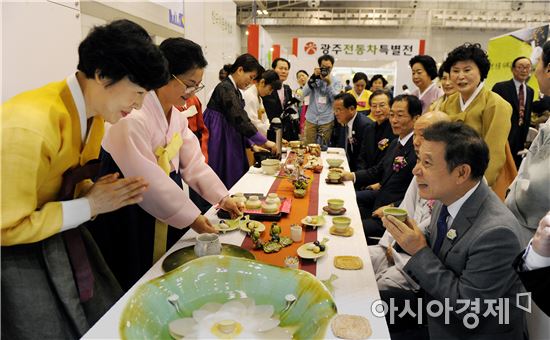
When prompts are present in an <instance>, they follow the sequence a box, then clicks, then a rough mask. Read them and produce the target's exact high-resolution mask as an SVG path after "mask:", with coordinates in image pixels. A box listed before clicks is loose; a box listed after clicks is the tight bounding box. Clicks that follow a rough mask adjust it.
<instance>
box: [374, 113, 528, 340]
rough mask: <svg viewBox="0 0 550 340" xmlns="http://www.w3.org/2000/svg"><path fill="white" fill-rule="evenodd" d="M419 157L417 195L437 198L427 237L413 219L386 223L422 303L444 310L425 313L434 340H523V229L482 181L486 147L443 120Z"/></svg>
mask: <svg viewBox="0 0 550 340" xmlns="http://www.w3.org/2000/svg"><path fill="white" fill-rule="evenodd" d="M418 157H419V161H418V163H417V165H416V167H415V168H414V175H415V176H416V180H417V182H418V192H419V195H420V197H422V198H424V199H433V200H438V202H437V203H436V204H435V206H434V208H433V213H432V221H431V223H430V225H429V226H428V228H427V230H426V234H424V233H423V232H422V231H421V230H420V229H419V228H418V227H417V225H416V222H415V221H414V220H413V219H412V218H411V217H408V219H407V221H406V222H405V223H404V222H401V221H399V220H397V219H396V218H394V217H393V216H385V217H383V218H382V221H383V223H384V226H385V227H386V229H387V230H388V232H389V233H390V234H391V235H392V236H393V237H394V238H395V240H396V241H397V243H398V244H399V246H400V247H401V248H402V249H403V250H404V251H405V252H407V253H408V254H409V255H411V258H410V259H409V261H408V262H407V264H406V265H405V267H404V268H403V270H404V272H405V273H406V274H407V275H408V276H409V277H410V278H412V279H413V280H414V281H416V282H417V283H418V285H419V286H420V287H421V288H422V290H423V291H424V292H425V295H426V297H425V300H424V301H425V302H427V304H428V306H429V305H432V306H433V305H434V304H439V305H440V306H441V307H442V309H443V311H442V313H439V314H438V315H434V313H433V312H432V313H429V311H428V313H427V315H426V316H425V317H426V319H427V320H428V331H429V333H430V338H431V339H461V340H463V339H518V340H519V339H523V335H524V334H523V331H524V321H523V319H524V316H523V314H522V311H521V310H520V309H519V308H517V307H516V305H515V303H516V294H518V293H519V292H520V290H521V282H520V281H519V278H518V276H517V274H516V273H515V272H514V270H513V268H511V266H510V263H511V262H512V261H513V260H514V258H515V256H516V254H517V252H518V249H520V244H519V240H518V238H517V235H516V232H515V230H516V229H517V228H519V225H518V222H517V220H516V219H515V217H514V215H513V214H512V213H511V212H510V211H509V210H508V209H507V208H506V206H504V204H503V203H502V201H501V200H500V199H499V198H498V197H497V196H496V195H495V193H493V191H492V190H491V189H490V188H489V187H488V186H487V185H486V184H485V183H484V182H483V181H482V178H483V174H484V173H485V170H486V169H487V165H488V164H489V149H488V147H487V144H486V143H485V142H484V141H483V139H482V138H481V137H480V136H479V135H478V134H477V133H476V132H475V131H474V130H473V129H472V128H470V127H469V126H467V125H465V124H464V123H462V122H453V123H449V122H440V123H436V124H433V125H432V126H430V127H428V128H427V129H425V130H424V141H423V142H422V145H421V146H420V152H419V156H418ZM499 299H502V300H501V301H500V302H498V304H499V305H500V307H498V306H497V301H498V300H499ZM476 301H477V302H476ZM490 304H492V306H490ZM443 306H447V307H443ZM495 308H499V309H495ZM436 309H437V308H436ZM428 310H429V308H428ZM431 310H432V311H434V309H433V308H432V309H431ZM491 310H492V311H494V313H493V312H492V311H491ZM506 316H508V318H507V317H506Z"/></svg>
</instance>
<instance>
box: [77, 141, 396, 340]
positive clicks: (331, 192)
mask: <svg viewBox="0 0 550 340" xmlns="http://www.w3.org/2000/svg"><path fill="white" fill-rule="evenodd" d="M328 152H329V153H327V152H323V154H322V155H321V157H322V159H323V162H324V168H323V171H322V173H321V175H320V179H321V180H320V181H319V200H318V204H319V213H321V212H322V207H323V206H325V205H326V204H327V200H328V199H330V198H342V199H344V200H345V208H346V213H345V216H347V217H350V218H351V220H352V223H351V226H352V227H353V228H354V234H353V236H351V237H340V236H334V235H331V234H330V233H329V228H330V226H331V225H332V224H331V217H330V216H328V218H326V220H327V221H326V224H325V225H324V226H323V227H320V228H318V229H317V238H318V239H319V240H321V239H322V238H323V237H328V238H329V239H330V241H329V242H328V246H329V247H328V251H327V254H326V255H325V256H323V257H321V258H319V259H318V260H317V262H316V268H315V269H316V271H315V275H316V277H317V278H319V279H320V280H326V279H328V278H329V277H330V276H331V274H336V275H337V276H338V279H337V280H335V281H333V286H334V294H333V295H334V301H335V302H336V306H337V308H338V313H339V314H354V315H362V316H365V317H366V318H367V319H368V320H369V322H370V324H371V327H372V331H373V334H372V335H371V337H370V338H371V339H389V338H390V335H389V331H388V327H387V324H386V320H385V319H384V317H377V316H375V315H374V314H373V312H372V310H371V306H372V304H373V303H374V302H375V301H376V300H378V299H380V294H379V292H378V287H377V285H376V279H375V276H374V271H373V269H372V265H371V261H370V257H369V251H368V247H367V244H366V241H365V236H364V233H363V228H362V226H361V217H360V214H359V208H358V207H357V204H356V200H355V190H354V188H353V184H352V183H351V182H345V183H344V184H339V185H329V184H326V183H325V180H324V179H325V178H326V177H327V174H328V166H327V164H326V162H325V159H326V158H341V159H344V160H345V159H346V157H345V153H344V150H343V149H337V148H329V150H328ZM344 168H345V169H348V170H349V167H348V165H347V163H346V161H344ZM274 180H275V177H274V176H267V175H263V174H259V173H252V172H249V173H247V174H246V175H244V176H243V177H242V178H241V179H240V180H239V182H237V183H236V184H235V185H234V186H233V188H231V190H230V191H231V193H237V192H244V193H246V192H254V193H264V194H267V192H268V191H269V189H270V187H271V186H272V184H273V181H274ZM206 216H207V217H208V218H209V219H210V220H211V221H212V222H213V223H216V222H217V221H218V218H217V217H216V215H215V211H214V209H210V210H209V211H208V212H207V214H206ZM292 222H293V223H299V221H292ZM195 237H196V233H195V232H194V231H192V230H190V231H189V232H187V233H186V234H185V235H184V236H183V237H182V238H181V239H180V240H179V241H178V242H177V243H176V244H175V245H174V246H173V247H172V248H170V249H169V250H168V251H167V253H166V255H164V256H163V257H162V258H161V259H160V260H159V261H158V262H157V263H155V264H154V265H153V267H151V269H150V270H149V271H148V272H147V273H146V274H145V275H144V276H143V277H142V278H141V279H140V280H139V281H138V282H137V283H136V284H135V285H134V286H133V287H132V288H130V290H129V291H128V292H126V294H124V296H123V297H122V298H120V300H119V301H118V302H117V303H116V304H115V305H114V306H113V307H112V308H111V309H110V310H109V311H108V312H107V313H106V314H105V315H104V316H103V317H102V318H101V319H100V320H99V321H98V322H97V323H96V324H95V325H94V326H93V327H92V328H91V329H90V330H89V331H88V332H87V333H86V334H85V335H84V337H83V339H116V338H119V337H120V335H119V331H118V329H119V320H120V316H121V315H122V311H123V310H124V307H125V306H126V304H127V302H128V301H129V299H130V298H131V296H132V295H133V294H134V291H135V290H136V288H137V287H138V286H139V285H140V284H142V283H145V282H147V281H149V280H151V279H153V278H156V277H158V276H161V275H163V274H164V271H163V270H162V267H161V265H162V261H164V259H165V257H166V256H167V255H168V254H170V253H172V252H174V251H175V250H178V249H180V248H183V247H187V246H190V245H193V244H195ZM245 237H246V236H245V233H243V232H241V231H232V232H228V233H226V234H221V235H220V240H221V242H222V243H229V244H235V245H238V246H240V245H242V243H243V240H244V238H245ZM339 255H354V256H358V257H360V258H361V259H362V260H363V264H364V267H363V269H361V270H341V269H337V268H335V267H334V264H333V263H334V257H335V256H339ZM325 337H326V338H327V339H336V336H335V335H334V334H333V333H332V330H331V329H330V326H329V327H328V329H327V332H326V336H325Z"/></svg>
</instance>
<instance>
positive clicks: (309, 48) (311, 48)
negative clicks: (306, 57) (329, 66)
mask: <svg viewBox="0 0 550 340" xmlns="http://www.w3.org/2000/svg"><path fill="white" fill-rule="evenodd" d="M304 51H306V53H307V54H315V52H317V45H316V44H315V43H314V42H313V41H309V42H307V43H306V44H305V45H304Z"/></svg>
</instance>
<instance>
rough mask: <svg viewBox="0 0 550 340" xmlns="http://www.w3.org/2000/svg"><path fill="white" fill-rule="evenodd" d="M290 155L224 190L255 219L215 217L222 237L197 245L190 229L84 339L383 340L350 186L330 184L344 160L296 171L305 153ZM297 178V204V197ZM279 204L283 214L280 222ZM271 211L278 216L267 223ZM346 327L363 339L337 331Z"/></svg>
mask: <svg viewBox="0 0 550 340" xmlns="http://www.w3.org/2000/svg"><path fill="white" fill-rule="evenodd" d="M293 150H294V148H293ZM295 151H296V150H295ZM295 151H292V152H289V153H288V157H286V158H283V160H282V161H281V165H280V166H279V164H275V163H276V162H275V160H273V161H271V160H270V161H269V162H265V161H262V168H263V165H264V164H263V163H264V162H265V163H266V166H265V168H269V169H268V171H267V174H266V173H264V171H258V168H253V167H251V171H250V172H248V173H247V174H245V175H244V176H243V177H242V178H241V179H240V180H239V181H238V182H237V183H236V184H235V185H234V186H233V187H232V188H231V189H230V192H231V194H232V195H235V196H236V197H239V198H240V199H242V202H243V203H245V204H246V205H247V208H249V207H250V208H256V209H257V210H254V211H255V212H257V214H256V215H250V216H248V215H246V216H243V217H242V219H241V220H226V219H224V218H220V217H218V215H217V214H216V210H215V209H214V207H213V208H211V209H210V210H209V211H208V212H207V213H206V214H205V216H206V217H207V218H208V219H209V220H210V221H211V223H212V224H213V225H216V226H218V230H219V231H220V233H219V234H217V235H214V234H212V235H210V234H202V235H200V236H199V237H197V234H196V233H195V232H194V231H193V230H189V231H188V232H187V233H186V234H185V235H184V236H183V237H182V238H181V239H180V240H179V241H178V242H177V243H176V244H175V245H174V246H173V247H172V248H171V249H169V250H168V251H167V252H166V254H165V255H164V256H163V257H162V258H160V260H159V261H158V262H156V263H155V264H154V265H153V267H152V268H151V269H150V270H149V271H148V272H147V273H146V274H145V275H144V276H143V277H142V278H141V279H140V280H139V281H138V282H137V283H136V284H135V285H134V286H133V287H132V288H131V289H130V290H129V291H128V292H126V294H125V295H124V296H123V297H122V298H120V299H119V301H118V302H117V303H116V304H115V305H114V306H113V307H112V308H111V309H110V310H109V311H108V312H107V313H106V314H105V315H104V316H103V317H102V318H101V319H100V320H99V321H98V322H97V323H96V324H95V325H94V326H93V327H92V328H91V329H90V330H89V331H88V332H87V333H86V334H85V335H84V336H83V338H84V339H104V338H150V337H153V336H154V337H158V338H166V339H171V338H190V337H191V338H197V337H198V338H203V337H204V338H216V335H217V336H218V337H219V338H232V337H234V338H239V337H249V338H259V336H258V335H254V334H256V333H254V332H256V331H259V332H260V333H258V334H260V335H261V336H266V337H272V338H312V337H313V338H326V339H336V338H351V337H355V338H370V339H389V338H390V336H389V332H388V327H387V324H386V320H385V318H384V317H383V316H382V315H381V314H382V313H380V311H382V306H378V308H376V310H374V309H375V308H374V307H373V303H374V302H375V301H377V300H379V299H380V295H379V292H378V288H377V285H376V279H375V276H374V272H373V269H372V264H371V261H370V257H369V252H368V247H367V244H366V241H365V236H364V233H363V228H362V224H361V217H360V213H359V208H358V207H357V204H356V199H355V190H354V187H353V183H352V182H349V181H348V182H341V181H340V183H337V185H335V184H336V182H338V178H337V175H335V174H334V173H335V171H334V170H335V169H339V168H342V170H344V171H349V167H348V164H347V161H346V156H345V151H344V150H343V149H340V148H329V149H328V150H327V151H325V152H322V153H321V154H320V156H319V163H320V164H321V165H322V169H321V167H319V166H318V165H319V164H316V169H315V170H320V172H319V173H314V172H313V171H312V170H308V171H303V170H301V169H302V166H301V163H304V164H309V163H308V162H307V157H308V155H309V154H306V160H305V161H303V162H299V163H296V161H295V160H294V158H292V157H301V155H299V153H298V152H295ZM293 153H295V154H294V155H293ZM284 156H285V155H283V157H284ZM314 159H317V158H315V157H314ZM327 159H330V161H329V162H330V163H331V164H329V163H328V162H327ZM302 160H303V159H302ZM296 164H299V165H296ZM285 165H286V166H285ZM289 165H290V166H289ZM273 167H280V168H281V170H280V172H277V171H276V172H274V171H273V170H272V168H273ZM296 168H298V169H296ZM306 168H307V167H306ZM299 170H300V171H303V172H300V171H299ZM329 174H330V176H329ZM301 179H303V180H304V181H305V182H306V184H305V186H304V188H305V189H304V190H305V191H306V192H307V193H306V194H305V197H303V198H300V197H299V195H297V193H296V189H298V188H299V186H298V185H301V183H299V180H301ZM329 179H332V183H331V181H329ZM335 179H336V180H335ZM297 182H298V183H297ZM301 187H302V186H300V188H301ZM293 191H294V192H293ZM243 193H244V194H243ZM253 196H257V197H253ZM251 198H252V202H250V199H251ZM256 200H259V201H258V202H259V205H258V204H257V203H256ZM260 201H261V202H260ZM249 203H252V205H250V204H249ZM283 204H286V207H287V208H289V211H286V212H284V213H283V211H282V210H283ZM276 208H277V209H276ZM275 209H276V210H275ZM274 212H275V213H279V215H278V217H277V218H272V219H270V218H269V217H270V214H273V213H274ZM264 215H265V216H266V217H267V218H266V219H262V216H264ZM252 216H255V217H256V218H257V220H255V219H254V218H252ZM262 221H263V223H262ZM211 254H212V255H211ZM218 254H219V255H218ZM203 255H206V256H203ZM234 256H237V257H234ZM254 258H255V260H254ZM178 261H179V262H178ZM179 265H181V266H179ZM293 268H299V269H293ZM165 270H171V271H169V272H167V273H166V272H165ZM239 275H241V276H242V275H245V278H242V277H240V276H239ZM283 278H284V279H283ZM224 280H227V282H222V281H224ZM256 281H257V282H256ZM193 282H195V283H193ZM237 282H239V283H237ZM243 282H244V283H243ZM321 282H322V283H321ZM224 285H225V287H224ZM262 287H263V288H262ZM304 287H309V288H308V289H306V290H304V289H305V288H304ZM308 292H309V293H308ZM311 292H315V294H313V293H311ZM222 293H223V294H222ZM220 294H221V295H220ZM235 294H237V295H238V296H235ZM312 294H313V295H312ZM222 295H223V297H221V296H222ZM195 296H201V298H200V299H198V298H194V297H195ZM209 296H212V298H211V299H210V298H209ZM214 297H215V298H214ZM237 297H239V298H237ZM312 299H313V302H314V303H313V302H312V301H311V300H312ZM159 300H161V301H159ZM195 300H196V301H195ZM311 306H314V307H311ZM239 308H241V309H242V310H243V311H251V310H254V309H255V308H256V309H258V310H262V311H264V312H265V313H264V312H257V313H256V312H253V313H252V314H261V315H263V316H265V317H266V318H267V320H268V321H265V320H264V321H261V322H260V321H257V320H254V318H253V315H252V316H251V315H248V314H246V313H244V314H242V315H241V316H236V317H235V316H233V319H234V320H233V319H232V318H231V315H235V314H241V313H240V312H236V311H237V310H239ZM149 309H150V310H149ZM227 311H233V312H232V313H229V314H227ZM208 313H210V314H212V315H210V314H208ZM224 313H226V314H224ZM272 314H273V315H272ZM375 314H377V315H375ZM174 315H179V316H180V317H181V318H179V319H178V318H176V317H175V316H174ZM205 315H208V316H205ZM228 315H229V316H228ZM247 315H248V316H247ZM216 317H218V318H219V320H218V319H216V320H218V321H217V322H216V323H215V324H214V326H211V325H208V326H206V328H208V329H211V330H212V332H213V333H212V334H210V333H204V332H203V331H201V330H200V328H201V327H203V326H201V322H203V323H204V322H206V321H205V320H210V319H211V318H214V319H215V318H216ZM249 317H250V318H252V319H250V318H249ZM365 319H366V320H365ZM367 320H368V321H367ZM258 322H259V323H258ZM350 322H351V324H353V325H355V326H354V327H352V328H353V329H352V330H351V331H352V333H353V332H355V331H357V332H359V335H358V334H355V333H353V334H351V335H349V334H347V333H346V332H348V331H350V327H349V326H341V325H349V324H350ZM361 322H363V323H361ZM260 324H261V325H263V326H261V327H260V326H255V325H260ZM267 324H269V325H270V326H269V327H267V326H265V325H267ZM277 325H278V326H277ZM264 326H265V327H264ZM266 327H267V328H266ZM342 327H343V328H342ZM203 328H204V327H203ZM205 334H206V335H205ZM270 334H271V335H270Z"/></svg>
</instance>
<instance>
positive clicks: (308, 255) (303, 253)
mask: <svg viewBox="0 0 550 340" xmlns="http://www.w3.org/2000/svg"><path fill="white" fill-rule="evenodd" d="M312 245H313V242H308V243H306V244H302V245H301V246H300V248H298V250H297V253H298V256H300V257H301V258H303V259H311V260H316V259H318V258H319V257H321V256H324V255H325V254H326V253H327V249H328V247H327V246H325V250H324V251H320V252H318V253H314V252H313V250H308V249H307V248H308V247H309V246H312Z"/></svg>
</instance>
